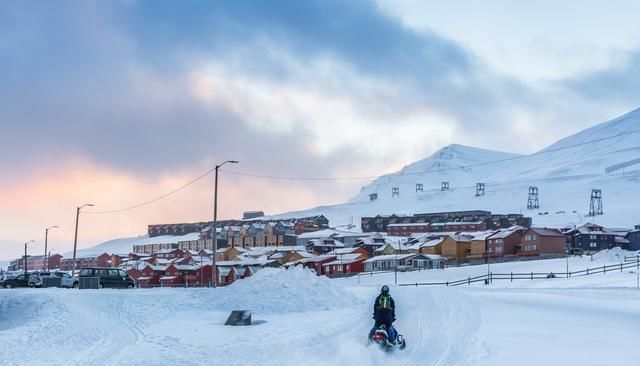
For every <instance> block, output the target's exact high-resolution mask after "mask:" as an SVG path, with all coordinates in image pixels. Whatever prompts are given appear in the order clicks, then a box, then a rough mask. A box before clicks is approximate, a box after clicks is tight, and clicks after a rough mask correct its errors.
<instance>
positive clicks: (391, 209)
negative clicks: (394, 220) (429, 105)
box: [273, 109, 640, 227]
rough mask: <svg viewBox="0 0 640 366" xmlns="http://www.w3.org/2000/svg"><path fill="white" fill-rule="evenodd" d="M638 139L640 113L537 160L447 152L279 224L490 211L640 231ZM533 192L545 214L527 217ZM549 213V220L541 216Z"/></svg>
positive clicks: (467, 150) (458, 148)
mask: <svg viewBox="0 0 640 366" xmlns="http://www.w3.org/2000/svg"><path fill="white" fill-rule="evenodd" d="M638 132H640V109H637V110H634V111H632V112H630V113H628V114H625V115H623V116H621V117H619V118H616V119H614V120H612V121H609V122H605V123H602V124H600V125H597V126H594V127H592V128H589V129H586V130H583V131H581V132H579V133H577V134H575V135H572V136H569V137H567V138H564V139H562V140H560V141H558V142H556V143H554V144H552V145H550V146H548V147H547V148H545V149H543V150H541V151H539V152H536V153H534V154H531V155H516V154H510V153H504V152H499V151H492V150H485V149H479V148H475V147H469V146H462V145H457V144H456V145H449V146H446V147H444V148H442V149H440V150H439V151H437V152H435V153H434V154H433V155H431V156H430V157H427V158H425V159H422V160H419V161H417V162H415V163H412V164H410V165H407V166H406V167H404V168H403V169H401V170H400V171H398V172H396V173H393V174H388V175H383V176H381V177H379V178H377V179H375V180H374V181H373V182H371V183H370V184H369V185H367V186H365V187H363V188H362V189H361V190H360V192H359V193H358V194H357V195H355V196H354V197H353V198H352V199H351V200H349V201H348V202H346V203H345V204H340V205H333V206H323V207H316V208H313V209H310V210H303V211H297V212H288V213H284V214H282V215H276V216H273V217H283V216H298V215H299V216H307V215H315V214H324V215H325V216H327V217H328V218H329V220H330V221H331V225H341V224H347V223H348V222H349V221H350V219H351V218H353V220H354V223H356V224H359V219H360V217H362V216H368V215H376V214H392V213H398V214H413V213H420V212H439V211H450V210H468V209H484V210H490V211H493V212H495V213H523V214H528V215H531V216H532V217H533V218H534V224H536V225H547V226H565V225H579V224H580V223H581V222H586V221H591V222H597V223H601V224H604V225H612V226H618V227H619V226H626V227H632V226H633V225H634V224H640V210H638V208H637V205H638V203H637V202H638V197H640V133H638ZM612 136H615V137H614V138H610V137H612ZM524 138H526V137H524V136H523V139H524ZM623 173H624V175H623ZM442 181H447V182H449V184H450V190H449V191H447V192H442V191H441V190H440V185H441V182H442ZM476 183H485V188H486V195H485V196H481V197H475V184H476ZM416 184H422V185H423V189H424V191H423V192H416ZM529 186H537V187H538V188H539V190H540V205H541V207H540V210H539V211H527V209H526V206H527V193H528V187H529ZM393 187H397V188H399V190H400V196H399V197H392V194H391V192H392V188H393ZM592 188H598V189H602V191H603V205H604V213H605V214H604V215H603V216H597V217H595V218H585V217H584V216H585V215H587V214H588V212H589V202H590V194H591V189H592ZM373 193H376V194H377V195H378V198H377V200H375V201H370V199H369V195H370V194H373ZM574 211H575V213H574ZM545 212H548V214H546V215H539V213H545ZM557 212H558V213H557Z"/></svg>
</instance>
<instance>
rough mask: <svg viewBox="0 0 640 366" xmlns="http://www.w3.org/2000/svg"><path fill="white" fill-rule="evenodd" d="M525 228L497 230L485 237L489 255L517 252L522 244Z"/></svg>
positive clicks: (507, 254) (508, 254)
mask: <svg viewBox="0 0 640 366" xmlns="http://www.w3.org/2000/svg"><path fill="white" fill-rule="evenodd" d="M525 230H526V229H525V228H522V227H518V228H516V229H506V230H499V231H498V232H497V233H495V234H493V235H491V236H490V237H488V238H487V247H488V252H489V257H491V258H496V257H505V256H513V255H516V254H518V249H519V248H521V246H522V235H523V233H524V232H525Z"/></svg>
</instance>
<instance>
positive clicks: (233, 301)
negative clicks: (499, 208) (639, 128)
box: [0, 249, 640, 366]
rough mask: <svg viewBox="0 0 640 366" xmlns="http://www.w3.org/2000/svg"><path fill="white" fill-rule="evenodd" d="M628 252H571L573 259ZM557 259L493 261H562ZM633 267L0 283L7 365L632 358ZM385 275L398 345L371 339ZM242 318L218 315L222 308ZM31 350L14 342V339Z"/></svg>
mask: <svg viewBox="0 0 640 366" xmlns="http://www.w3.org/2000/svg"><path fill="white" fill-rule="evenodd" d="M634 254H636V253H629V252H624V251H622V250H618V249H617V250H610V251H607V252H603V253H600V254H597V255H594V256H593V259H592V258H591V257H587V256H585V257H582V258H579V257H575V258H569V265H570V267H571V268H572V269H573V270H578V269H583V268H586V267H596V266H602V265H603V264H615V263H619V262H620V260H623V259H624V256H630V255H634ZM565 266H566V260H565V259H554V260H542V261H529V262H515V263H503V264H492V265H491V268H492V270H495V271H498V270H499V271H501V272H502V271H510V270H513V271H518V272H529V271H540V272H544V271H547V272H548V271H560V270H564V268H565ZM486 270H487V267H486V266H475V267H460V268H449V269H446V270H431V271H421V272H412V273H399V274H398V275H399V281H400V282H410V281H420V282H422V281H432V280H437V279H442V278H449V277H451V278H460V277H466V276H471V275H475V274H478V273H479V272H480V273H482V272H485V271H486ZM636 281H637V271H636V270H635V269H632V270H624V271H622V272H612V273H607V274H606V275H603V274H598V275H593V276H587V277H579V278H578V277H576V278H572V279H561V278H556V279H551V280H538V281H528V280H527V281H515V282H513V283H511V282H509V281H502V282H497V281H496V282H494V283H493V284H492V285H489V286H486V285H481V284H478V285H472V286H465V287H456V288H452V287H415V286H410V287H397V286H393V283H394V282H393V273H391V274H385V275H374V276H371V275H369V274H367V275H363V276H361V278H348V279H335V280H329V279H327V278H325V277H318V276H315V275H314V274H313V273H312V272H310V271H308V270H303V269H300V268H291V269H289V270H282V269H269V268H267V269H264V270H261V271H259V272H258V273H256V274H255V276H253V277H250V278H248V279H245V280H241V281H238V282H236V283H234V284H233V285H230V286H227V287H223V288H218V289H215V290H214V289H199V288H189V289H184V288H155V289H134V290H109V289H106V290H80V291H79V290H66V289H18V290H0V344H2V345H3V353H2V364H3V365H8V366H12V365H27V364H44V363H46V364H48V365H79V364H83V365H92V364H100V365H121V364H124V363H126V364H135V365H154V366H158V365H160V366H162V365H174V364H189V365H211V364H215V365H327V364H329V365H339V364H353V365H386V366H396V365H415V364H424V365H447V366H449V365H451V366H455V365H480V366H484V365H487V366H506V365H513V364H518V365H524V366H529V365H530V366H540V365H544V364H548V365H568V366H573V365H576V366H578V365H579V366H591V365H593V366H595V365H616V366H618V365H621V366H626V365H635V363H636V359H637V357H638V356H640V349H638V347H637V346H636V339H637V329H638V327H639V326H640V290H638V289H637V288H636ZM383 284H389V285H390V286H391V294H392V296H393V297H394V298H395V300H396V305H397V315H398V321H397V323H396V326H397V328H398V330H399V331H400V332H401V333H402V334H404V336H405V337H406V339H407V349H405V350H404V351H398V352H394V353H388V354H385V353H383V352H382V351H380V350H378V349H377V348H376V347H371V346H367V342H366V334H367V332H368V330H369V329H370V327H371V325H372V320H371V305H372V301H373V298H374V296H375V295H376V294H377V293H378V291H379V288H380V286H381V285H383ZM238 309H248V310H251V311H252V313H253V321H254V325H253V326H251V327H227V326H224V325H223V324H224V321H225V320H226V317H227V316H228V314H229V311H230V310H238ZM52 335H54V336H52ZM25 344H26V345H29V352H24V345H25Z"/></svg>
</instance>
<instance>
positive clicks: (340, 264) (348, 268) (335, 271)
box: [322, 253, 367, 276]
mask: <svg viewBox="0 0 640 366" xmlns="http://www.w3.org/2000/svg"><path fill="white" fill-rule="evenodd" d="M366 259H367V256H366V255H365V254H361V253H352V254H344V255H337V256H336V259H335V260H333V261H331V262H328V263H325V264H323V265H322V267H323V272H324V274H325V275H327V276H341V275H349V274H351V273H360V272H364V261H365V260H366Z"/></svg>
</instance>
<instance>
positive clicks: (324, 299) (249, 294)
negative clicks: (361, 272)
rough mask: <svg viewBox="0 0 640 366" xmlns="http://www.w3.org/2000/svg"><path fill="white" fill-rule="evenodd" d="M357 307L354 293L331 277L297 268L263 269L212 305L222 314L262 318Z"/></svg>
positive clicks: (221, 291)
mask: <svg viewBox="0 0 640 366" xmlns="http://www.w3.org/2000/svg"><path fill="white" fill-rule="evenodd" d="M356 303H357V300H356V298H355V297H354V295H353V294H352V293H350V292H347V291H346V290H345V289H344V288H342V287H340V286H338V285H337V284H336V283H335V282H332V281H331V280H329V279H328V278H327V277H324V276H316V274H315V273H314V272H312V271H310V270H309V269H303V268H297V267H290V268H289V269H286V270H285V269H274V268H265V269H262V270H260V271H258V272H257V273H256V274H255V275H254V276H252V277H249V278H246V279H244V280H240V281H237V282H235V283H234V284H233V285H230V286H228V287H224V288H221V289H219V290H218V291H215V293H214V294H213V295H212V298H211V302H210V304H211V306H212V307H214V308H216V309H218V310H237V309H248V310H251V311H254V312H257V313H261V314H265V313H289V312H305V311H314V310H334V309H341V308H346V307H350V306H353V305H354V304H356Z"/></svg>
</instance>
